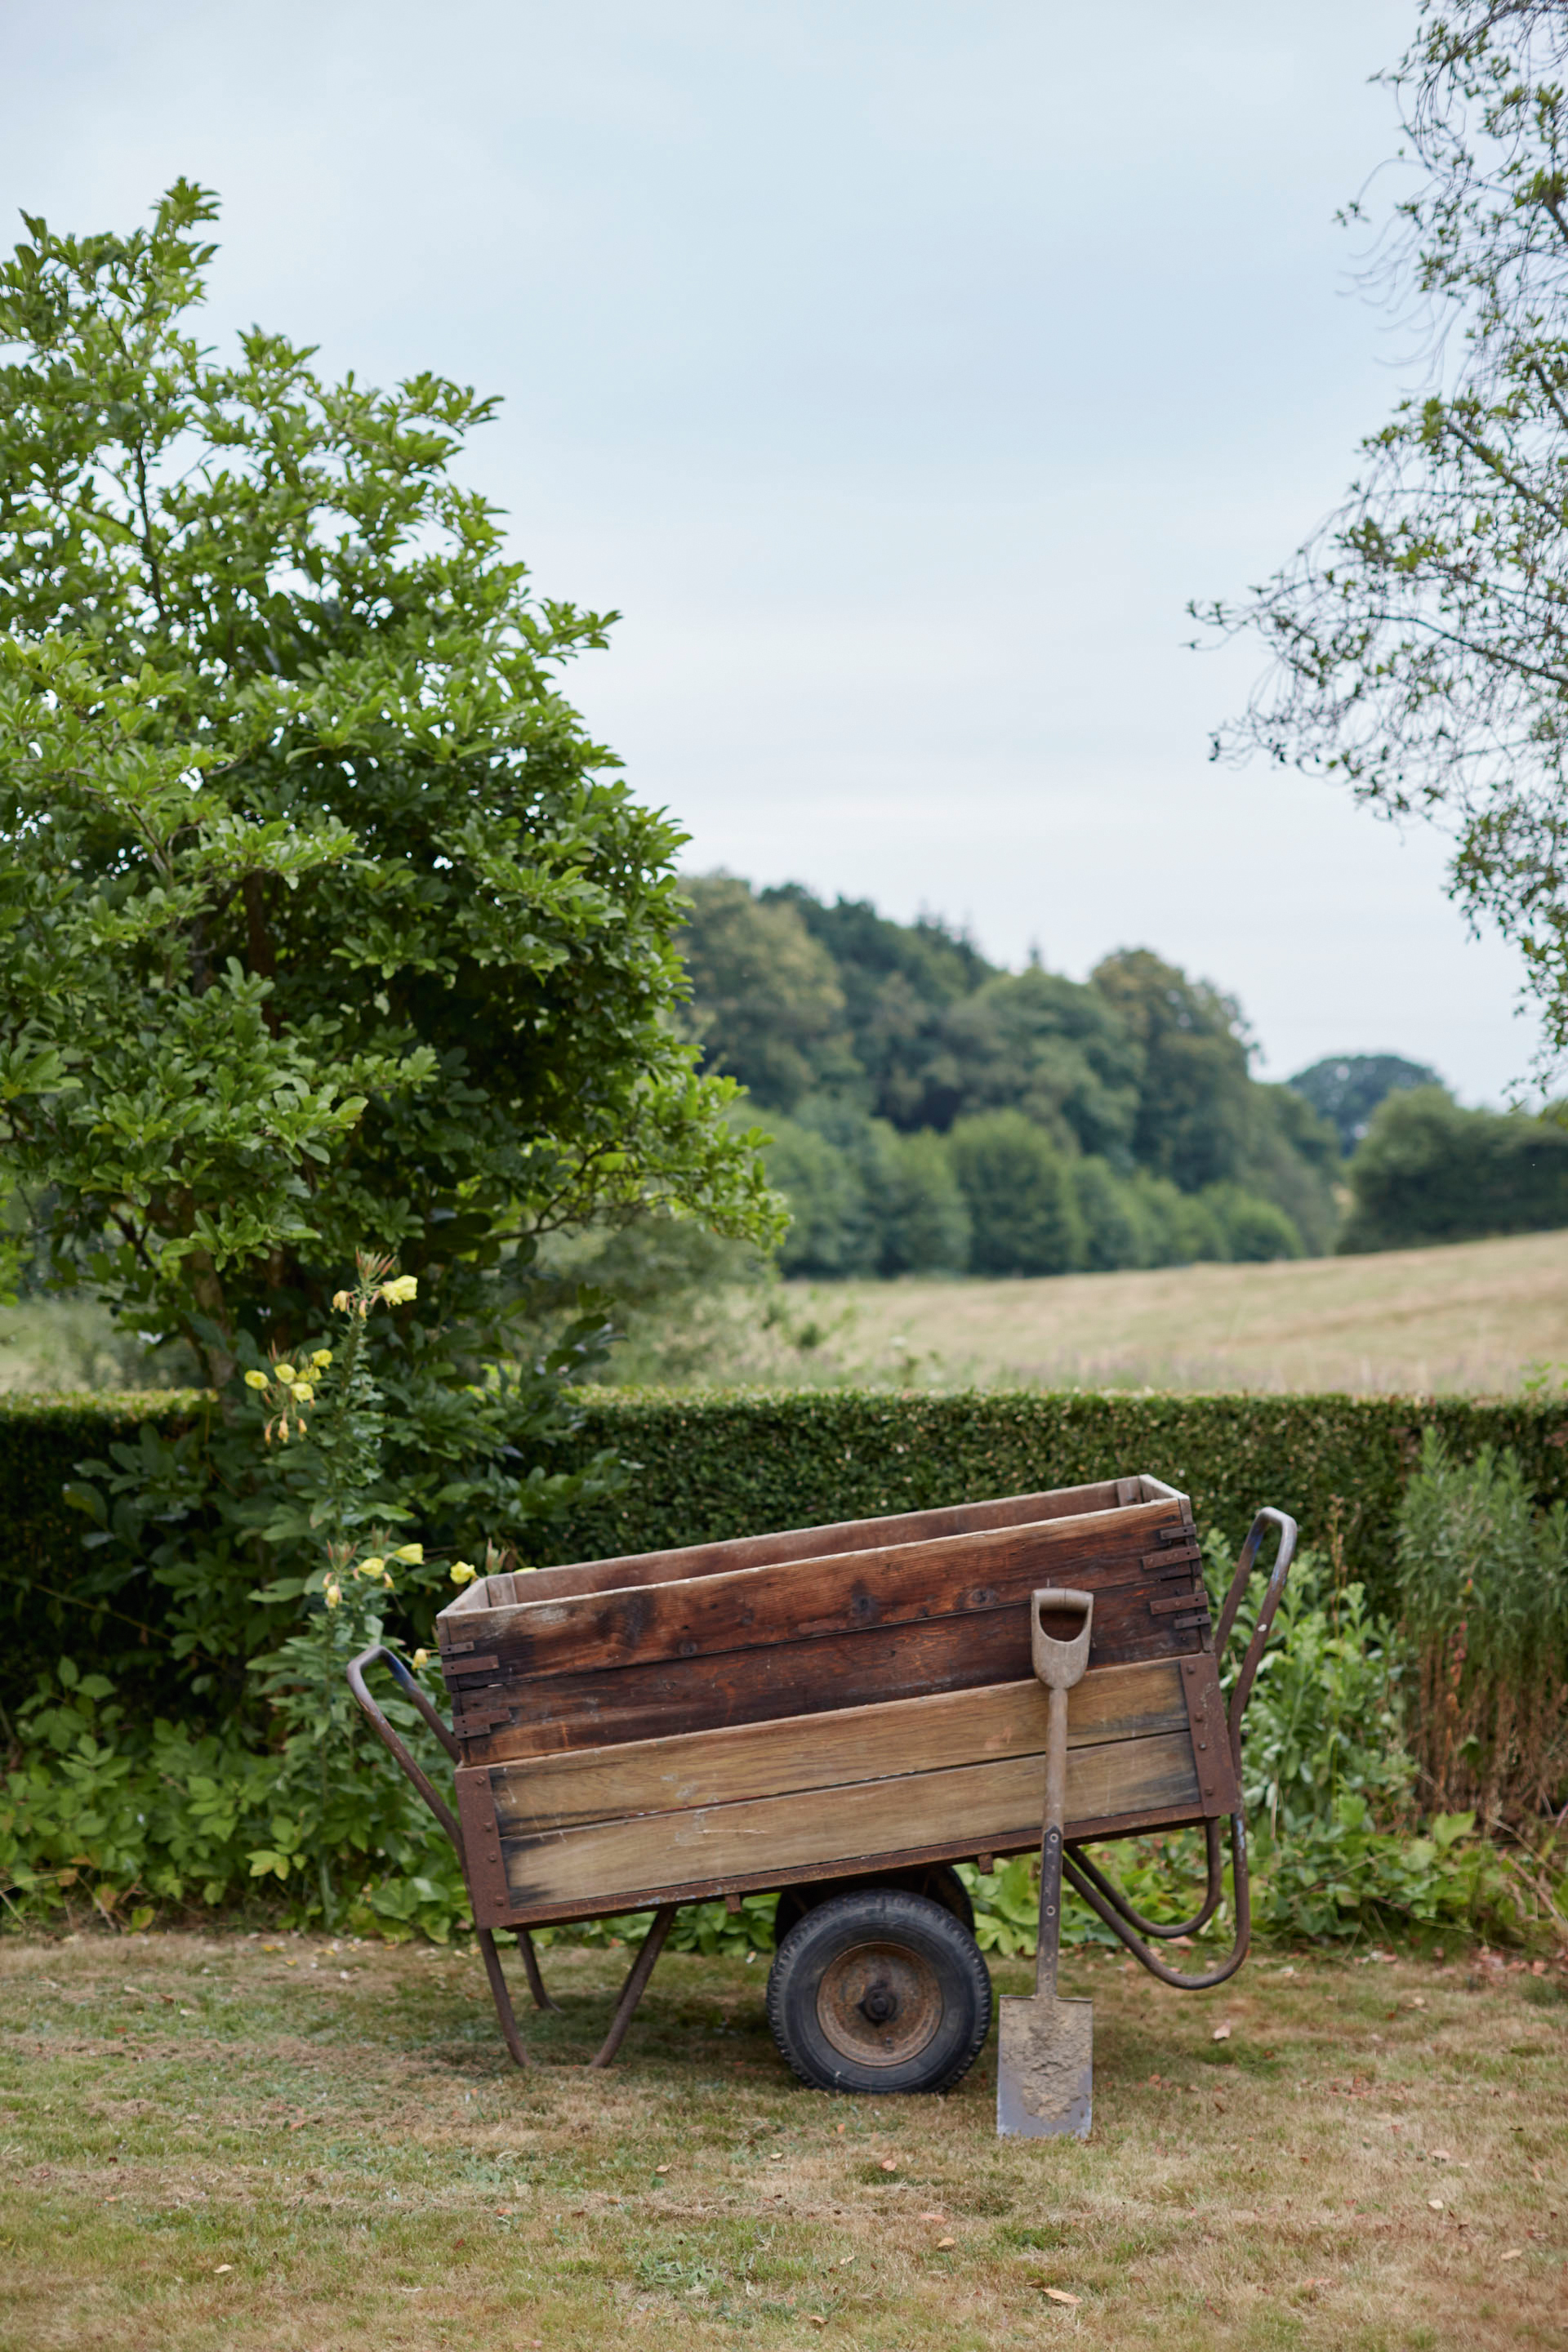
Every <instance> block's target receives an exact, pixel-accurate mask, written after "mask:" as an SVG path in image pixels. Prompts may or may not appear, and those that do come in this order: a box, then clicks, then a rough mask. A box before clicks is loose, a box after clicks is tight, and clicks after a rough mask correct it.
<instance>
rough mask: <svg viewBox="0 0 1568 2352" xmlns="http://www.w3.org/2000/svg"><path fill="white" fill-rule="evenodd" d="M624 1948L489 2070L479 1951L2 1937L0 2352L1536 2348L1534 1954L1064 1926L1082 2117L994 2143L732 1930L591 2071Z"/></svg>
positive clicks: (1542, 2139)
mask: <svg viewBox="0 0 1568 2352" xmlns="http://www.w3.org/2000/svg"><path fill="white" fill-rule="evenodd" d="M625 1958H626V1955H625V1954H616V1953H613V1952H583V1953H578V1952H562V1951H556V1952H554V1953H552V1954H551V1955H550V1956H549V1972H550V1975H551V1978H552V1982H553V1985H554V1988H555V1990H557V1992H558V1994H559V1996H560V1998H561V2000H562V2002H563V2015H562V2016H560V2017H559V2018H548V2019H541V2018H531V2020H530V2021H529V2022H528V2032H529V2034H530V2038H531V2042H532V2043H533V2045H534V2047H535V2048H536V2050H537V2052H538V2054H539V2056H540V2058H541V2059H542V2061H543V2062H545V2063H542V2064H540V2065H539V2066H538V2067H537V2068H535V2069H533V2070H531V2071H530V2072H529V2073H528V2074H517V2073H516V2072H515V2071H513V2070H512V2069H511V2068H510V2066H509V2065H508V2064H507V2063H506V2062H505V2060H504V2056H503V2054H502V2052H501V2049H500V2042H499V2040H498V2037H497V2035H496V2032H495V2026H494V2021H493V2018H492V2015H491V2012H490V2009H489V2001H488V1999H487V1997H486V1993H485V1988H484V1982H483V1975H482V1970H481V1969H480V1967H479V1962H478V1960H477V1959H475V1958H466V1957H460V1956H449V1955H437V1954H435V1953H433V1952H430V1951H427V1950H422V1949H417V1948H411V1947H406V1946H405V1947H403V1948H399V1949H395V1950H387V1949H384V1948H380V1947H375V1948H369V1947H364V1948H354V1947H349V1946H344V1947H343V1948H341V1949H334V1948H331V1946H330V1945H328V1944H325V1943H321V1942H306V1941H303V1940H296V1939H292V1938H277V1937H274V1938H268V1937H238V1936H234V1937H225V1936H216V1935H215V1936H211V1937H195V1936H182V1935H167V1936H153V1937H133V1938H125V1939H121V1940H112V1939H110V1938H108V1937H80V1938H73V1939H71V1940H70V1941H68V1942H64V1943H61V1942H54V1943H49V1942H45V1941H43V1940H40V1939H24V1938H22V1937H15V1938H12V1939H9V1940H7V1941H6V1942H5V1944H4V1945H0V1984H3V1987H4V1998H3V2003H0V2083H3V2091H0V2144H3V2145H4V2148H5V2170H4V2194H3V2200H0V2275H3V2277H4V2293H3V2294H0V2345H4V2347H6V2352H11V2347H26V2352H43V2347H49V2352H54V2347H71V2352H75V2347H85V2346H96V2345H112V2346H115V2347H128V2348H129V2352H134V2347H143V2346H145V2347H154V2346H155V2347H160V2352H163V2348H164V2347H167V2348H168V2352H197V2347H208V2346H223V2347H237V2352H336V2347H340V2346H349V2345H353V2346H356V2347H363V2345H365V2344H375V2345H377V2346H385V2347H408V2352H424V2347H439V2346H447V2345H450V2346H454V2347H457V2346H464V2347H474V2352H492V2347H508V2352H510V2347H518V2352H524V2347H534V2346H542V2347H552V2352H554V2348H555V2347H600V2346H605V2345H616V2344H621V2343H628V2344H634V2345H635V2344H642V2345H647V2346H650V2347H652V2346H655V2345H660V2344H664V2343H668V2342H670V2341H672V2340H675V2339H676V2338H679V2341H681V2342H682V2343H701V2344H729V2343H734V2344H736V2345H738V2346H740V2345H744V2346H746V2347H756V2352H772V2347H796V2346H803V2345H806V2344H817V2343H828V2344H833V2343H838V2344H842V2345H844V2346H846V2347H854V2352H925V2347H943V2352H982V2348H983V2347H984V2352H990V2347H1011V2346H1035V2345H1054V2344H1058V2343H1061V2342H1065V2341H1068V2340H1071V2341H1073V2342H1077V2343H1082V2344H1084V2345H1086V2346H1103V2347H1125V2346H1136V2345H1143V2344H1148V2345H1158V2346H1159V2347H1162V2352H1184V2348H1185V2347H1314V2346H1322V2347H1356V2348H1357V2352H1374V2347H1376V2352H1383V2347H1389V2352H1394V2347H1450V2346H1453V2347H1504V2346H1507V2347H1515V2346H1521V2345H1553V2344H1558V2343H1561V2342H1563V2340H1564V2338H1565V2337H1568V2267H1565V2256H1568V2226H1565V2225H1564V2221H1563V2215H1564V2212H1565V2211H1568V2203H1565V2200H1568V1979H1564V1978H1563V1976H1562V1975H1561V1974H1560V1973H1558V1974H1553V1975H1552V1976H1549V1977H1546V1978H1543V1979H1537V1978H1534V1977H1532V1976H1531V1975H1529V1974H1528V1973H1527V1972H1522V1971H1516V1972H1514V1973H1512V1974H1509V1973H1506V1972H1504V1971H1503V1970H1502V1969H1500V1968H1499V1967H1497V1966H1495V1965H1490V1964H1489V1965H1483V1966H1478V1965H1475V1964H1473V1963H1468V1962H1458V1963H1453V1964H1450V1965H1447V1966H1437V1965H1435V1964H1434V1963H1432V1962H1429V1961H1427V1962H1419V1961H1407V1962H1402V1963H1400V1964H1398V1965H1384V1963H1382V1962H1373V1963H1371V1964H1369V1965H1364V1966H1358V1965H1356V1964H1355V1963H1353V1962H1351V1961H1345V1960H1337V1959H1336V1960H1325V1959H1321V1958H1313V1957H1305V1956H1297V1957H1296V1958H1294V1959H1293V1960H1289V1959H1286V1958H1272V1959H1270V1958H1265V1959H1262V1960H1258V1961H1254V1963H1253V1964H1251V1966H1250V1967H1249V1968H1248V1969H1247V1971H1246V1972H1245V1973H1244V1975H1243V1977H1242V1979H1240V1980H1239V1981H1238V1982H1237V1984H1235V1985H1233V1986H1230V1987H1227V1988H1225V1989H1223V1990H1221V1991H1219V1992H1216V1993H1212V1994H1205V1995H1197V1996H1182V1995H1175V1994H1171V1993H1167V1992H1164V1991H1163V1990H1161V1989H1159V1988H1157V1987H1155V1986H1153V1985H1152V1984H1151V1983H1150V1982H1149V1981H1148V1979H1145V1978H1143V1977H1142V1974H1141V1973H1135V1972H1133V1971H1132V1969H1131V1963H1128V1964H1126V1965H1125V1966H1123V1965H1121V1964H1120V1963H1118V1962H1116V1961H1114V1960H1111V1959H1108V1958H1103V1957H1100V1956H1089V1955H1079V1956H1078V1957H1076V1958H1072V1959H1071V1960H1070V1961H1069V1962H1068V1967H1067V1969H1066V1975H1067V1978H1068V1985H1067V1990H1074V1991H1079V1992H1084V1991H1087V1992H1090V1993H1091V1994H1092V1996H1093V1998H1094V2000H1095V2003H1096V2035H1097V2044H1096V2123H1095V2131H1094V2136H1093V2137H1092V2139H1091V2140H1090V2141H1089V2142H1088V2143H1087V2144H1079V2142H1076V2141H1055V2142H1043V2143H1042V2142H1034V2143H1022V2144H1021V2143H1017V2142H1005V2143H1004V2142H998V2141H997V2140H996V2138H995V2137H994V2129H993V2125H994V2042H993V2046H992V2050H991V2051H989V2052H988V2053H986V2058H985V2060H984V2062H983V2063H982V2064H981V2065H980V2066H979V2067H977V2068H976V2070H975V2072H974V2074H973V2077H972V2078H971V2079H970V2080H969V2081H968V2082H967V2083H965V2084H963V2086H962V2087H961V2088H960V2089H958V2090H957V2091H955V2092H954V2093H953V2094H952V2095H951V2096H949V2097H947V2098H945V2099H916V2100H904V2101H895V2100H888V2101H883V2102H870V2101H859V2100H846V2099H832V2098H827V2097H824V2096H822V2095H816V2094H814V2093H810V2092H807V2091H805V2090H803V2089H801V2088H800V2087H798V2086H797V2085H796V2084H794V2082H793V2080H792V2078H791V2077H790V2076H789V2075H788V2074H787V2073H786V2072H785V2070H784V2067H783V2065H782V2064H781V2063H780V2061H779V2059H778V2057H777V2055H776V2054H775V2053H774V2051H773V2044H772V2042H771V2041H770V2040H769V2038H768V2035H767V2032H766V2027H765V2024H764V2021H763V2013H762V1990H763V1986H762V1976H763V1968H764V1966H765V1962H763V1961H762V1960H759V1961H758V1962H757V1963H756V1964H755V1965H754V1966H747V1965H746V1964H745V1963H744V1962H743V1961H740V1960H704V1959H700V1958H667V1959H665V1960H664V1961H663V1962H662V1963H661V1965H660V1969H659V1971H658V1975H657V1976H656V1978H655V1980H654V1985H653V1989H652V1990H651V1992H650V1994H649V1996H648V1998H647V2001H646V2002H645V2004H644V2007H643V2010H642V2011H641V2013H640V2014H639V2017H638V2019H637V2023H636V2024H635V2025H634V2027H633V2029H632V2033H631V2036H630V2039H629V2041H628V2042H627V2044H626V2050H625V2052H624V2053H623V2059H622V2063H620V2064H619V2066H618V2067H617V2068H616V2070H615V2071H614V2072H613V2073H611V2074H608V2075H594V2074H588V2073H586V2072H585V2071H584V2066H583V2063H582V2062H583V2061H584V2059H585V2058H586V2057H587V2056H588V2054H589V2053H590V2051H591V2050H592V2048H593V2046H594V2044H595V2040H596V2038H597V2036H598V2034H599V2032H601V2031H602V2029H603V2025H604V2022H605V2017H606V2014H607V2010H608V2004H609V2000H610V1996H611V1993H612V1990H613V1988H614V1985H615V1982H616V1977H617V1974H618V1971H619V1968H620V1967H621V1966H623V1965H624V1963H625ZM1291 1969H1294V1973H1293V1974H1292V1973H1290V1972H1289V1971H1290V1970H1291ZM997 1975H998V1986H999V1989H1002V1990H1025V1989H1026V1982H1027V1976H1026V1971H1025V1970H1024V1969H1021V1968H1017V1967H1013V1968H1006V1967H1005V1968H1002V1969H999V1970H998V1972H997ZM1223 2022H1228V2024H1229V2025H1230V2028H1231V2032H1230V2035H1229V2037H1228V2039H1226V2040H1225V2041H1223V2042H1215V2040H1214V2038H1213V2035H1214V2032H1215V2027H1216V2026H1217V2025H1219V2024H1221V2023H1223ZM889 2166H890V2167H891V2169H889ZM1435 2198H1436V2199H1440V2200H1442V2203H1441V2209H1440V2210H1438V2209H1436V2208H1435V2207H1434V2206H1433V2204H1432V2203H1431V2201H1430V2200H1433V2199H1435ZM1053 2289H1054V2290H1055V2294H1056V2296H1057V2297H1060V2298H1076V2300H1056V2299H1053V2296H1052V2294H1051V2292H1050V2291H1051V2290H1053Z"/></svg>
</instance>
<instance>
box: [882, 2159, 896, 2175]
mask: <svg viewBox="0 0 1568 2352" xmlns="http://www.w3.org/2000/svg"><path fill="white" fill-rule="evenodd" d="M898 2168H899V2159H898V2158H897V2157H896V2156H885V2157H884V2158H882V2169H883V2171H884V2172H897V2170H898Z"/></svg>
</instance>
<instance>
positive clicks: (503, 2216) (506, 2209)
mask: <svg viewBox="0 0 1568 2352" xmlns="http://www.w3.org/2000/svg"><path fill="white" fill-rule="evenodd" d="M516 2211H517V2207H516V2206H515V2205H498V2206H497V2207H496V2220H497V2221H510V2220H511V2219H512V2217H513V2215H514V2214H515V2213H516Z"/></svg>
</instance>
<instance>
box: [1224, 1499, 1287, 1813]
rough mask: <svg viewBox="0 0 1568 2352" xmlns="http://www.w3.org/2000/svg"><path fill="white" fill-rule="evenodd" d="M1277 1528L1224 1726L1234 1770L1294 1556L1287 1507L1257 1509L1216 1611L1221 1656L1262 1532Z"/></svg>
mask: <svg viewBox="0 0 1568 2352" xmlns="http://www.w3.org/2000/svg"><path fill="white" fill-rule="evenodd" d="M1271 1525H1272V1526H1273V1527H1276V1528H1278V1529H1279V1549H1278V1551H1277V1552H1276V1553H1275V1555H1274V1567H1273V1570H1272V1573H1271V1574H1270V1576H1269V1579H1268V1591H1267V1592H1266V1593H1265V1594H1264V1596H1263V1605H1262V1607H1261V1608H1260V1609H1259V1610H1258V1622H1257V1624H1256V1625H1255V1626H1254V1627H1253V1629H1252V1639H1251V1641H1250V1642H1248V1643H1247V1655H1246V1657H1245V1658H1244V1659H1243V1660H1242V1662H1241V1672H1240V1674H1239V1675H1237V1678H1236V1688H1235V1689H1234V1690H1233V1691H1232V1693H1231V1695H1230V1712H1229V1715H1228V1716H1227V1717H1226V1729H1227V1730H1228V1731H1229V1733H1230V1752H1231V1755H1232V1756H1233V1757H1234V1759H1235V1760H1236V1769H1237V1774H1238V1775H1239V1773H1240V1771H1241V1718H1242V1717H1243V1716H1244V1715H1245V1714H1246V1712H1247V1700H1248V1699H1249V1698H1250V1696H1252V1685H1253V1683H1254V1682H1255V1681H1256V1679H1257V1676H1258V1667H1259V1665H1260V1664H1262V1661H1263V1652H1264V1648H1265V1646H1266V1644H1267V1643H1268V1635H1269V1633H1270V1631H1271V1630H1272V1627H1273V1624H1274V1612H1275V1611H1276V1610H1277V1609H1278V1608H1279V1596H1280V1594H1281V1593H1282V1592H1283V1591H1284V1590H1285V1579H1286V1578H1287V1577H1288V1576H1289V1573H1290V1562H1291V1561H1292V1559H1294V1558H1295V1556H1296V1535H1297V1528H1296V1522H1295V1520H1294V1519H1293V1518H1292V1517H1290V1515H1289V1511H1275V1510H1270V1509H1269V1508H1268V1507H1267V1506H1265V1507H1264V1508H1263V1509H1262V1510H1261V1511H1259V1512H1258V1517H1256V1518H1255V1519H1254V1520H1253V1522H1252V1526H1251V1528H1250V1529H1249V1530H1248V1532H1247V1541H1246V1542H1245V1543H1244V1544H1243V1545H1242V1547H1241V1558H1240V1559H1238V1560H1237V1564H1236V1574H1235V1575H1234V1577H1232V1579H1231V1584H1230V1591H1228V1592H1227V1593H1226V1597H1225V1607H1224V1608H1223V1609H1222V1610H1221V1611H1220V1614H1219V1623H1218V1625H1217V1626H1216V1627H1215V1657H1216V1659H1219V1660H1223V1659H1224V1656H1225V1653H1226V1647H1227V1645H1228V1644H1229V1642H1230V1636H1231V1633H1232V1630H1233V1628H1234V1626H1235V1624H1236V1617H1237V1610H1238V1609H1239V1608H1240V1607H1241V1602H1242V1596H1243V1594H1244V1593H1245V1592H1246V1591H1247V1584H1248V1582H1249V1581H1250V1580H1251V1576H1252V1570H1253V1566H1254V1563H1255V1562H1256V1560H1257V1559H1258V1549H1259V1548H1260V1546H1261V1544H1262V1542H1263V1538H1264V1536H1265V1534H1266V1533H1267V1531H1268V1528H1269V1527H1270V1526H1271Z"/></svg>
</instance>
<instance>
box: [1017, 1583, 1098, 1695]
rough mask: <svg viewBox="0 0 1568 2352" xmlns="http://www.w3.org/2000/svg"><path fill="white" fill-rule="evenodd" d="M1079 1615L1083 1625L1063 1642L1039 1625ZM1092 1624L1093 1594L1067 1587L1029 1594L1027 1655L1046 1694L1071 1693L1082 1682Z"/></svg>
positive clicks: (1047, 1586)
mask: <svg viewBox="0 0 1568 2352" xmlns="http://www.w3.org/2000/svg"><path fill="white" fill-rule="evenodd" d="M1079 1614H1081V1616H1082V1619H1083V1622H1082V1624H1081V1625H1080V1626H1079V1630H1078V1632H1077V1633H1074V1634H1072V1635H1070V1636H1069V1637H1068V1640H1066V1641H1065V1642H1064V1641H1061V1640H1059V1639H1058V1636H1057V1635H1056V1634H1055V1633H1047V1631H1046V1629H1045V1627H1044V1626H1043V1625H1042V1624H1041V1622H1040V1619H1041V1617H1042V1616H1048V1617H1067V1616H1075V1615H1079ZM1093 1622H1094V1595H1093V1593H1092V1592H1079V1591H1075V1590H1074V1589H1073V1588H1072V1587H1071V1586H1070V1585H1055V1584H1047V1585H1044V1586H1042V1587H1041V1589H1040V1591H1038V1592H1034V1593H1031V1594H1030V1596H1029V1654H1030V1657H1031V1659H1032V1661H1033V1664H1034V1668H1035V1672H1036V1674H1037V1675H1038V1676H1039V1678H1040V1680H1041V1682H1043V1683H1044V1685H1045V1686H1046V1688H1047V1690H1060V1691H1066V1690H1071V1688H1072V1686H1073V1685H1074V1684H1075V1683H1076V1682H1081V1680H1082V1679H1083V1670H1084V1668H1085V1667H1086V1666H1087V1665H1088V1664H1089V1628H1090V1626H1091V1625H1092V1624H1093Z"/></svg>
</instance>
